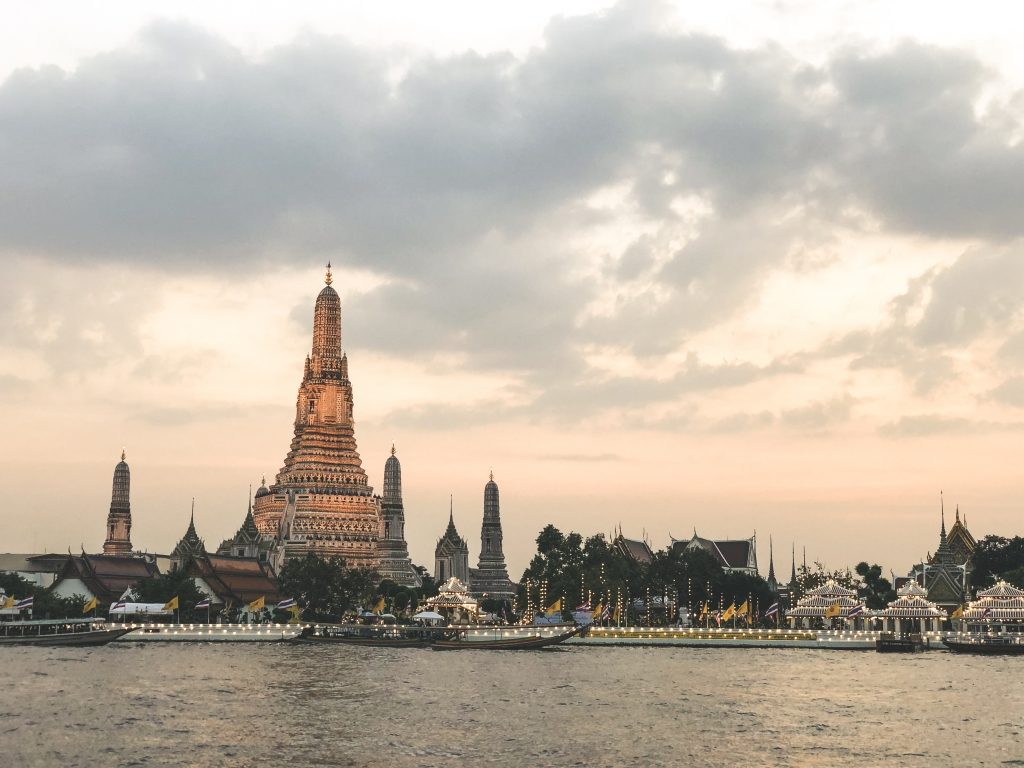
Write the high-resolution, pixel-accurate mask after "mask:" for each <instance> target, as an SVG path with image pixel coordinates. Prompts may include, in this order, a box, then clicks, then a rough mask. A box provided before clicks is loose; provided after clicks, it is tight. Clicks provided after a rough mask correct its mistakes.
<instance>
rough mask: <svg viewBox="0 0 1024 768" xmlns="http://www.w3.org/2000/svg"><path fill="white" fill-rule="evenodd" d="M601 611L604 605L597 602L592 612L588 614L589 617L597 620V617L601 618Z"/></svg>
mask: <svg viewBox="0 0 1024 768" xmlns="http://www.w3.org/2000/svg"><path fill="white" fill-rule="evenodd" d="M602 611H604V606H603V605H601V604H600V603H598V604H597V608H595V609H594V612H593V613H592V614H591V615H590V618H591V619H593V620H594V621H597V620H598V619H600V618H601V612H602Z"/></svg>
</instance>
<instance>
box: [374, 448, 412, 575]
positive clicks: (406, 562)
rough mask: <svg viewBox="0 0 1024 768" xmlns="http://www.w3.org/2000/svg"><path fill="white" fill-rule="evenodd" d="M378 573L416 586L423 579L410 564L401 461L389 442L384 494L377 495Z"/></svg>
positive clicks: (385, 466) (385, 464) (385, 463)
mask: <svg viewBox="0 0 1024 768" xmlns="http://www.w3.org/2000/svg"><path fill="white" fill-rule="evenodd" d="M377 553H378V556H379V557H380V568H379V569H378V570H379V572H380V576H381V578H382V579H389V580H391V581H393V582H395V583H396V584H400V585H401V586H403V587H419V586H421V585H422V583H423V581H422V580H421V579H420V577H419V574H417V573H416V571H415V569H414V568H413V567H412V560H411V559H410V558H409V545H408V544H407V543H406V541H405V505H404V503H403V502H402V465H401V463H400V462H399V461H398V456H396V455H395V446H394V445H392V446H391V455H390V456H389V457H388V460H387V461H386V462H384V495H383V496H382V497H381V499H380V532H379V538H378V540H377Z"/></svg>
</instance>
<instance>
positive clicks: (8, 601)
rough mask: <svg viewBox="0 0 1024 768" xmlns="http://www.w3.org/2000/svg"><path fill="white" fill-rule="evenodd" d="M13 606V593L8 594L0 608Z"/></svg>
mask: <svg viewBox="0 0 1024 768" xmlns="http://www.w3.org/2000/svg"><path fill="white" fill-rule="evenodd" d="M13 607H14V595H8V596H7V599H6V600H5V601H4V604H3V605H0V608H13Z"/></svg>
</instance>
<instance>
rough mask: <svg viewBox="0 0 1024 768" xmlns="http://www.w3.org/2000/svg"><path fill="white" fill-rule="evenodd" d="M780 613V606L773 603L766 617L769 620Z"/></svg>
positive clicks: (766, 612)
mask: <svg viewBox="0 0 1024 768" xmlns="http://www.w3.org/2000/svg"><path fill="white" fill-rule="evenodd" d="M778 612H779V604H778V603H772V604H771V605H769V606H768V610H767V611H765V612H764V617H765V618H766V619H767V618H768V617H769V616H775V615H776V614H778Z"/></svg>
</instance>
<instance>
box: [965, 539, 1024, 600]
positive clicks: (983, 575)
mask: <svg viewBox="0 0 1024 768" xmlns="http://www.w3.org/2000/svg"><path fill="white" fill-rule="evenodd" d="M971 566H972V568H973V572H972V574H971V584H972V586H974V587H976V588H979V589H985V588H986V587H991V586H992V585H993V584H995V583H996V581H997V580H998V579H1006V580H1007V581H1010V580H1011V578H1010V577H1011V576H1012V577H1013V578H1016V579H1018V580H1019V579H1020V576H1019V575H1017V574H1016V573H1015V572H1016V571H1017V570H1019V569H1022V568H1024V538H1021V537H1020V536H1014V537H1013V538H1012V539H1008V538H1006V537H1005V536H994V535H991V534H990V535H988V536H986V537H985V538H983V539H982V540H981V541H979V542H978V546H977V547H975V549H974V554H972V555H971Z"/></svg>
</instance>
